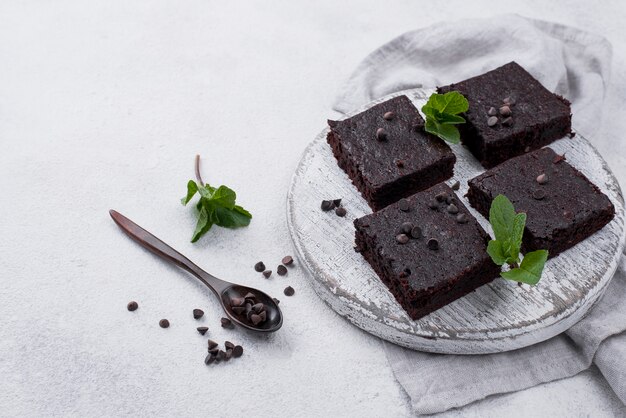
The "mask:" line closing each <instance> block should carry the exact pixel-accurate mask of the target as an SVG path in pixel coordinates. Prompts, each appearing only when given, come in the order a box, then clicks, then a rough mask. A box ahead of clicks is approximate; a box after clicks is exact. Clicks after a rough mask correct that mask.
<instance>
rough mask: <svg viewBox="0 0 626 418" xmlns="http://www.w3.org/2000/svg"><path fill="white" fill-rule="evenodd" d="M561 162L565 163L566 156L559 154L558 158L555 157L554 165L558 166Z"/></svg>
mask: <svg viewBox="0 0 626 418" xmlns="http://www.w3.org/2000/svg"><path fill="white" fill-rule="evenodd" d="M561 161H565V155H559V154H557V155H556V157H554V159H553V160H552V163H553V164H558V163H560V162H561Z"/></svg>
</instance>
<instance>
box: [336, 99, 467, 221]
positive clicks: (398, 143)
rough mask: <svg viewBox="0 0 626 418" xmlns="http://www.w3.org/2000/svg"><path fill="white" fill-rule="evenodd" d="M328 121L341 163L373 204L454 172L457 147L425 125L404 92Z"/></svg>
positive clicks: (377, 206) (379, 204)
mask: <svg viewBox="0 0 626 418" xmlns="http://www.w3.org/2000/svg"><path fill="white" fill-rule="evenodd" d="M328 125H329V126H330V132H329V133H328V137H327V139H328V143H329V144H330V146H331V147H332V150H333V154H334V155H335V157H336V158H337V161H338V163H339V166H340V167H341V168H342V169H343V170H344V171H345V172H346V173H347V174H348V176H349V177H350V179H351V180H352V183H354V185H355V186H356V188H357V189H358V190H359V192H361V194H362V195H363V197H364V198H365V200H367V203H368V204H369V205H370V207H371V208H372V209H373V210H378V209H381V208H383V207H385V206H387V205H389V204H390V203H393V202H395V201H397V200H398V199H400V198H402V197H406V196H410V195H412V194H413V193H415V192H418V191H420V190H424V189H426V188H428V187H430V186H433V185H434V184H437V183H439V182H441V181H443V180H445V179H448V178H450V177H452V173H453V168H454V163H455V161H456V157H455V155H454V153H453V152H452V150H451V149H450V147H448V145H447V144H446V143H444V142H443V141H442V140H441V139H439V138H437V137H435V136H433V135H430V134H428V133H426V132H425V131H424V120H423V119H422V117H421V116H420V114H419V112H418V111H417V109H416V108H415V106H413V103H411V101H410V100H409V99H408V97H406V96H398V97H395V98H393V99H390V100H387V101H386V102H383V103H380V104H377V105H375V106H373V107H371V108H370V109H368V110H366V111H364V112H362V113H359V114H358V115H355V116H353V117H351V118H349V119H346V120H342V121H332V120H329V121H328ZM379 129H382V131H381V132H380V133H378V134H377V131H379Z"/></svg>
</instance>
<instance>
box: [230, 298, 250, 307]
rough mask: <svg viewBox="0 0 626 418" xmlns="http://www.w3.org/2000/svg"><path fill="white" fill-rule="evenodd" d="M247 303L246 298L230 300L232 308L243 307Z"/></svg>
mask: <svg viewBox="0 0 626 418" xmlns="http://www.w3.org/2000/svg"><path fill="white" fill-rule="evenodd" d="M244 303H246V301H245V299H244V298H232V299H231V300H230V306H243V304H244Z"/></svg>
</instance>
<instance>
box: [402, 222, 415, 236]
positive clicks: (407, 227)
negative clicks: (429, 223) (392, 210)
mask: <svg viewBox="0 0 626 418" xmlns="http://www.w3.org/2000/svg"><path fill="white" fill-rule="evenodd" d="M411 229H413V224H412V223H411V222H404V223H403V224H402V225H400V233H401V234H410V233H411Z"/></svg>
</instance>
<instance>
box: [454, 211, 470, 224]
mask: <svg viewBox="0 0 626 418" xmlns="http://www.w3.org/2000/svg"><path fill="white" fill-rule="evenodd" d="M468 220H469V219H467V215H465V214H464V213H459V214H458V215H456V221H457V222H458V223H460V224H465V223H467V221H468Z"/></svg>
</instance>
